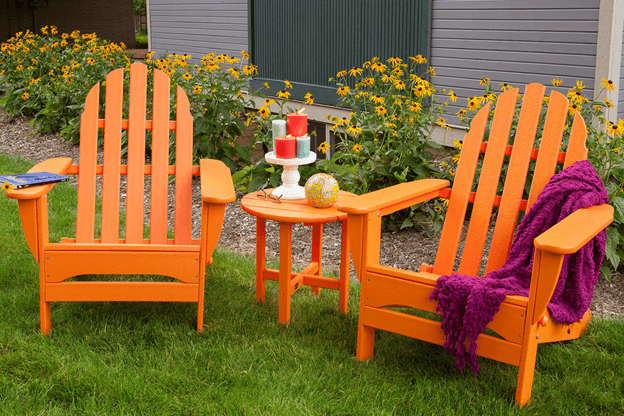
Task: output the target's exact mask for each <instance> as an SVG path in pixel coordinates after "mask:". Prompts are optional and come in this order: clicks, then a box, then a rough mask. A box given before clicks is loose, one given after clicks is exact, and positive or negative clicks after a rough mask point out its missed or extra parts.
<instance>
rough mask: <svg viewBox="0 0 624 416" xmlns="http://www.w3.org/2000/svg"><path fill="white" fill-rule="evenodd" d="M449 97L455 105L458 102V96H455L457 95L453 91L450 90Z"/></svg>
mask: <svg viewBox="0 0 624 416" xmlns="http://www.w3.org/2000/svg"><path fill="white" fill-rule="evenodd" d="M448 95H449V97H450V98H451V102H453V103H454V102H456V101H457V94H455V93H454V92H453V90H450V91H449V92H448Z"/></svg>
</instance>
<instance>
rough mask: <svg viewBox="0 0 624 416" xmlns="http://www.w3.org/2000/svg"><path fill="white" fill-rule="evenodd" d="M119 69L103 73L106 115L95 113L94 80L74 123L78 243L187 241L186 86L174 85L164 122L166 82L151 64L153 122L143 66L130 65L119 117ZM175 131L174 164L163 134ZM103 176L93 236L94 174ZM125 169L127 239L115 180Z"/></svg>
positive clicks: (189, 143) (189, 125)
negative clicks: (170, 221) (146, 227)
mask: <svg viewBox="0 0 624 416" xmlns="http://www.w3.org/2000/svg"><path fill="white" fill-rule="evenodd" d="M123 71H124V70H123V68H119V69H116V70H114V71H112V72H111V73H109V74H108V76H107V77H106V98H105V110H104V111H105V113H104V119H100V118H99V103H100V97H99V94H100V85H99V83H98V84H96V85H95V86H94V87H93V88H92V89H91V91H90V92H89V95H88V96H87V99H86V101H85V109H84V112H83V114H82V117H81V127H80V160H79V166H78V169H77V171H78V172H77V173H78V211H77V222H76V242H77V243H97V242H100V243H102V244H118V243H125V244H143V243H151V244H168V243H169V244H171V243H173V244H191V197H192V175H193V173H195V174H197V173H198V169H194V167H193V166H192V160H193V155H192V153H193V118H192V116H191V113H190V106H189V100H188V97H187V96H186V94H185V92H184V90H182V88H180V87H179V86H178V87H177V94H176V96H177V98H176V103H175V109H176V119H175V120H174V121H170V120H169V112H170V105H171V104H170V102H169V101H170V80H169V77H168V76H167V75H166V74H165V73H164V72H162V71H159V70H154V84H153V85H154V87H153V102H152V104H151V110H152V111H151V112H152V120H147V119H146V113H147V103H146V101H147V76H148V71H147V66H145V65H144V64H142V63H135V64H132V65H131V66H130V87H129V104H128V109H129V110H128V119H127V120H125V119H122V114H123V100H124V91H123V89H124V73H123ZM100 129H103V130H104V159H103V163H102V165H98V164H97V148H98V145H97V142H98V131H99V130H100ZM122 130H127V131H128V136H127V137H128V144H127V145H128V153H127V165H122V157H121V155H122V149H121V144H122ZM147 130H151V131H152V153H151V166H146V165H145V137H146V134H145V133H146V131H147ZM170 131H175V137H176V144H175V166H169V133H170ZM97 175H102V222H101V238H100V239H97V240H96V239H94V222H95V221H94V220H95V196H96V176H97ZM121 175H127V176H126V178H127V187H126V224H125V238H124V239H120V238H119V216H120V204H119V203H120V182H121ZM145 175H149V176H151V183H150V189H151V196H150V221H149V223H150V238H149V239H146V240H144V239H143V223H144V200H145V195H144V186H145V184H144V180H145ZM169 175H173V176H174V177H175V231H174V236H175V237H174V240H173V241H169V242H168V241H167V217H168V180H169Z"/></svg>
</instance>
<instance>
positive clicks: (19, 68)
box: [15, 65, 24, 71]
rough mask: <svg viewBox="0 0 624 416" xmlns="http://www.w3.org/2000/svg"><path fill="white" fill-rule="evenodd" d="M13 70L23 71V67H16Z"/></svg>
mask: <svg viewBox="0 0 624 416" xmlns="http://www.w3.org/2000/svg"><path fill="white" fill-rule="evenodd" d="M15 69H17V70H18V71H21V70H22V69H24V66H23V65H18V66H16V67H15Z"/></svg>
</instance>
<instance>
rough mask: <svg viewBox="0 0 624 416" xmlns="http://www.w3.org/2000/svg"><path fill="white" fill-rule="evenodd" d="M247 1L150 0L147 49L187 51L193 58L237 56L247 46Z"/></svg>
mask: <svg viewBox="0 0 624 416" xmlns="http://www.w3.org/2000/svg"><path fill="white" fill-rule="evenodd" d="M247 3H248V0H202V1H192V0H189V1H185V0H182V1H176V2H172V1H171V0H150V2H149V8H150V38H151V39H150V40H151V49H152V50H153V51H155V52H156V53H157V54H158V55H160V54H161V53H165V52H168V53H179V54H185V53H187V54H190V55H192V56H193V60H194V61H197V60H198V59H200V58H201V57H202V56H204V55H206V54H208V53H210V52H214V53H215V54H228V55H230V56H235V57H240V56H241V50H247V49H248V38H249V35H248V33H249V32H248V28H247V27H248V15H247V13H248V12H247Z"/></svg>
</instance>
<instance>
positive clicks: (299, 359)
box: [0, 155, 624, 416]
mask: <svg viewBox="0 0 624 416" xmlns="http://www.w3.org/2000/svg"><path fill="white" fill-rule="evenodd" d="M31 165H32V164H31V163H29V162H25V161H22V160H19V159H17V158H13V157H7V156H4V155H0V174H6V173H15V172H24V171H26V170H27V169H28V168H29V167H30V166H31ZM48 200H49V206H50V230H51V240H53V241H54V240H57V241H58V239H59V238H60V237H62V236H71V235H73V228H72V227H73V220H74V215H75V201H76V192H75V189H74V188H72V186H70V185H69V184H65V183H63V184H59V185H57V186H56V187H55V188H54V189H53V191H52V192H51V193H50V196H49V199H48ZM0 247H2V251H3V256H2V258H1V259H0V285H1V288H2V290H0V310H1V311H2V318H1V319H0V403H1V406H0V414H10V415H14V414H20V415H21V414H24V415H30V414H37V415H38V414H52V415H55V414H58V415H66V414H78V415H85V414H98V415H99V414H114V415H118V414H141V415H143V414H156V415H160V414H162V415H170V414H175V415H178V414H179V415H190V414H232V415H244V414H252V415H256V414H266V415H320V414H328V415H392V414H397V415H421V414H422V415H432V414H436V415H452V414H458V415H484V414H487V415H508V414H519V415H549V416H550V415H576V414H578V415H585V414H591V415H594V414H596V415H599V414H605V415H606V414H611V415H612V414H624V321H623V320H622V319H618V320H603V319H595V320H594V322H593V323H592V324H591V326H590V327H589V330H588V333H587V334H585V336H583V337H582V338H581V339H580V340H578V341H573V342H566V343H560V344H556V345H544V346H541V347H540V349H539V352H538V357H537V366H536V372H535V382H534V387H533V398H532V400H531V402H530V403H529V404H528V406H527V407H526V408H525V409H517V408H516V407H515V406H514V405H513V399H514V392H515V387H516V378H517V374H518V370H517V368H515V367H512V366H509V365H505V364H501V363H497V362H494V361H490V360H486V359H481V371H480V372H479V374H478V376H475V375H474V374H472V373H471V372H470V371H465V372H464V373H463V374H460V373H459V372H458V371H457V369H456V368H455V364H454V360H453V358H452V356H451V355H450V353H448V352H447V351H446V350H444V349H443V348H441V347H438V346H435V345H430V344H425V343H422V342H419V341H415V340H412V339H408V338H405V337H401V336H398V335H395V334H391V333H384V332H378V334H377V343H376V355H375V357H374V358H373V359H372V360H370V361H369V362H366V363H362V362H359V361H358V360H357V359H356V358H355V346H356V336H357V311H358V288H359V287H358V285H356V284H354V285H352V287H351V291H350V293H351V298H350V302H349V308H350V312H349V314H348V315H346V316H345V315H344V314H341V313H339V312H338V296H337V294H336V293H335V292H333V291H329V290H325V291H323V293H322V295H321V296H320V297H315V296H312V295H310V294H309V292H307V291H305V290H302V291H300V292H298V293H297V295H295V296H294V298H293V302H292V320H291V325H290V326H288V327H285V326H282V325H280V324H279V323H278V322H277V309H278V306H277V287H276V284H275V283H274V282H269V283H268V284H267V302H266V303H265V304H256V302H255V278H254V273H255V271H254V270H255V269H254V260H253V258H245V257H241V256H239V255H236V254H232V253H227V252H224V251H218V252H217V253H216V255H215V261H214V264H213V265H212V266H210V267H208V268H207V281H206V304H205V325H206V326H205V328H206V329H205V331H204V332H203V333H202V334H201V335H197V333H196V332H195V331H194V321H195V315H196V311H195V309H196V308H195V306H193V305H192V304H167V303H69V302H68V303H55V304H53V305H52V335H51V336H50V337H44V336H42V335H41V334H40V333H39V330H38V328H39V317H38V313H39V308H38V275H37V264H36V263H35V261H34V260H33V258H32V256H31V255H30V252H29V251H28V248H27V245H26V242H25V240H24V238H23V235H22V231H21V226H20V224H19V215H18V210H17V203H16V201H14V200H10V199H8V198H6V197H5V196H4V195H0ZM272 283H273V284H272Z"/></svg>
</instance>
